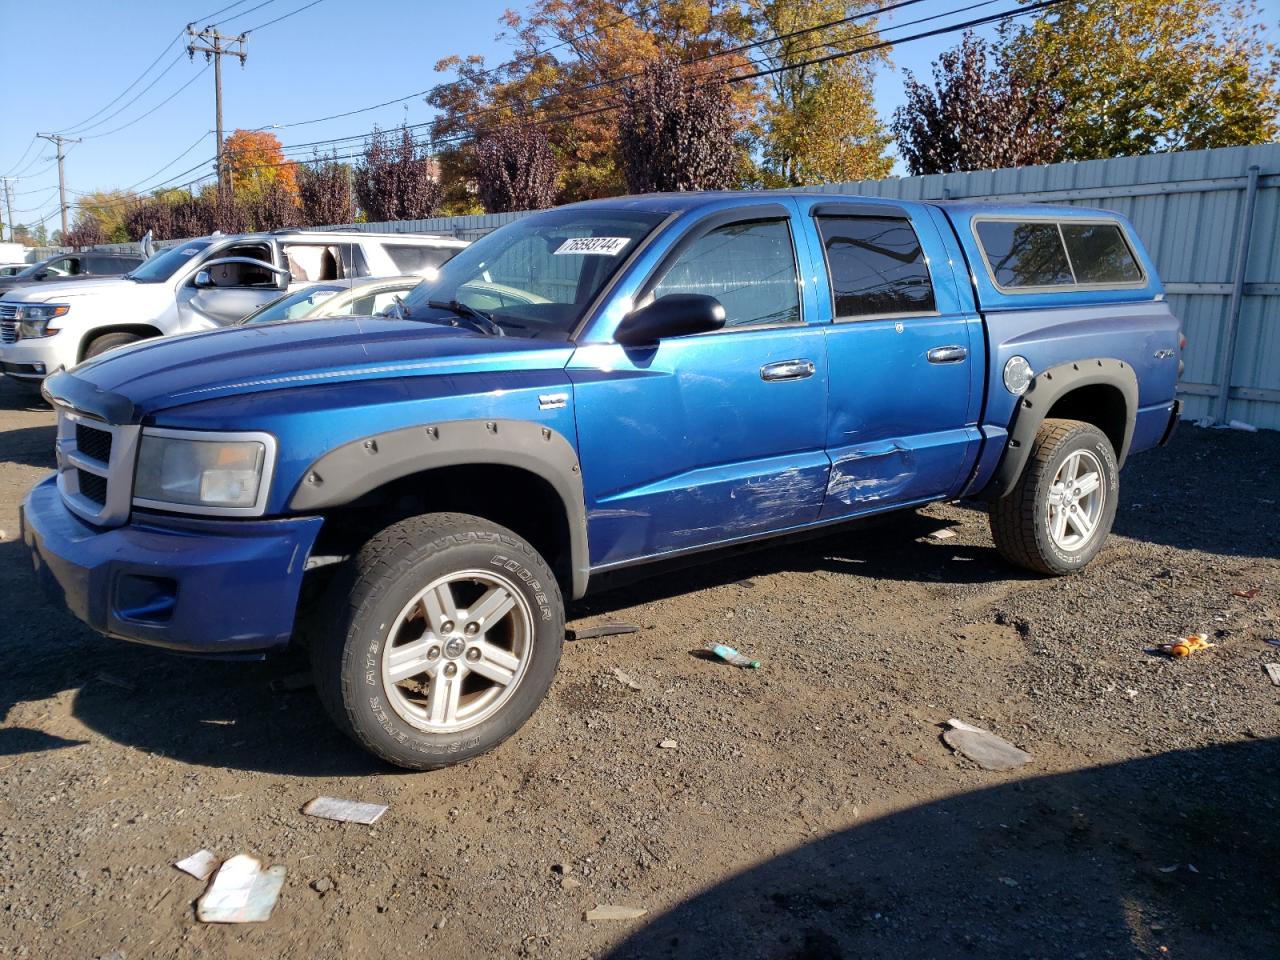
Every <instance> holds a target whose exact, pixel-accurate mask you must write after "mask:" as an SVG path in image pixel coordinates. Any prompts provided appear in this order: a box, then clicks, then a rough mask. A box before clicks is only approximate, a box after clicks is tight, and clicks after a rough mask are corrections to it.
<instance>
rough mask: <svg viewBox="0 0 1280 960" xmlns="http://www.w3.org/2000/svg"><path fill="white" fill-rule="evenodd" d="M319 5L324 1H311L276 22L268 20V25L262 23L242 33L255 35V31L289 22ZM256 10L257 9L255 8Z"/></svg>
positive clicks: (279, 17) (283, 15) (277, 18)
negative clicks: (284, 21) (304, 11)
mask: <svg viewBox="0 0 1280 960" xmlns="http://www.w3.org/2000/svg"><path fill="white" fill-rule="evenodd" d="M318 3H324V0H311V2H310V3H308V4H305V5H303V6H301V7H299V8H298V9H297V10H290V11H289V12H288V13H285V14H282V15H280V16H278V17H276V18H275V19H274V20H268V21H267V22H266V23H260V24H258V25H257V26H256V27H250V28H249V29H248V30H244V31H242V33H244V34H246V35H247V34H250V33H253V32H254V31H255V30H261V29H263V28H264V27H269V26H271V25H272V24H273V23H279V22H280V21H281V20H288V19H289V18H290V17H292V16H293V15H294V14H298V13H301V12H302V11H303V10H310V9H311V8H312V7H314V6H315V5H316V4H318ZM254 9H257V8H256V7H255V8H254Z"/></svg>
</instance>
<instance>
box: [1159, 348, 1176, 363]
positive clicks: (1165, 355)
mask: <svg viewBox="0 0 1280 960" xmlns="http://www.w3.org/2000/svg"><path fill="white" fill-rule="evenodd" d="M1155 358H1156V359H1157V360H1172V359H1173V351H1172V350H1169V349H1167V348H1166V349H1164V350H1157V351H1156V352H1155Z"/></svg>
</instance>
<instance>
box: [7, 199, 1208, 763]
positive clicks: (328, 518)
mask: <svg viewBox="0 0 1280 960" xmlns="http://www.w3.org/2000/svg"><path fill="white" fill-rule="evenodd" d="M1183 346H1184V343H1183V342H1182V338H1181V334H1180V332H1179V328H1178V321H1177V320H1176V319H1175V318H1174V316H1173V315H1172V314H1171V313H1170V311H1169V307H1168V305H1167V303H1166V301H1165V298H1164V294H1163V292H1162V288H1161V285H1160V281H1159V279H1158V278H1157V277H1156V272H1155V269H1154V267H1153V265H1152V263H1151V260H1150V258H1149V257H1148V256H1147V254H1146V252H1145V251H1144V250H1143V248H1142V245H1141V244H1140V243H1139V242H1138V239H1137V237H1136V236H1135V235H1134V232H1133V229H1132V227H1131V226H1130V225H1129V224H1128V223H1127V222H1125V220H1124V219H1123V218H1121V217H1118V216H1116V215H1115V214H1112V213H1107V212H1100V211H1090V210H1083V209H1079V208H1068V207H1061V208H1060V207H1047V206H1034V205H1029V206H1022V205H993V204H983V203H951V204H946V203H938V204H933V203H908V202H894V201H885V200H878V199H870V198H861V197H852V196H839V195H820V194H814V193H786V192H781V193H753V194H743V193H694V194H674V195H652V196H643V197H624V198H618V199H611V200H601V201H592V202H588V203H582V204H576V205H573V206H568V207H563V208H560V209H556V210H551V211H547V212H543V213H538V214H533V215H530V216H527V217H525V218H523V219H520V220H518V221H516V222H513V223H511V224H509V225H507V226H505V227H502V228H501V229H499V230H496V231H494V232H493V233H491V234H489V235H488V236H486V237H484V238H483V239H481V240H480V241H478V242H477V243H475V244H473V245H472V246H470V247H468V248H467V249H465V250H463V251H461V252H460V253H459V254H458V255H457V256H456V257H454V258H453V259H452V260H450V261H449V262H448V263H447V264H445V265H444V266H443V267H441V269H440V274H439V278H438V279H437V280H435V281H434V282H429V283H424V284H423V285H422V286H420V287H418V288H417V289H415V290H414V291H413V292H412V293H411V294H409V295H408V296H407V297H406V298H405V300H404V301H403V303H402V305H401V307H400V308H399V310H398V311H397V315H396V316H390V317H373V318H364V317H362V318H338V319H328V320H315V321H308V322H305V323H282V324H261V325H254V326H253V327H252V328H246V329H235V330H221V331H215V332H210V333H198V334H192V335H188V336H183V337H176V338H167V339H165V340H162V341H154V342H145V343H141V344H138V345H135V346H132V347H126V348H123V349H121V350H120V351H117V352H115V353H113V354H109V355H107V356H104V357H102V358H99V359H95V360H93V361H91V362H89V363H86V364H84V365H82V366H79V367H77V368H75V369H74V370H72V371H67V372H61V373H58V374H56V375H55V376H52V377H50V378H49V379H48V380H47V381H45V386H44V392H45V395H46V397H47V399H48V400H49V401H50V402H51V403H52V404H53V406H54V407H55V408H56V410H57V416H58V431H57V472H56V474H55V475H53V476H51V477H49V478H48V479H46V480H44V481H43V482H41V483H39V484H38V485H37V486H36V487H35V488H34V489H33V490H32V491H31V492H30V494H29V495H28V496H27V498H26V500H25V502H24V504H23V509H22V514H23V535H24V538H25V540H26V542H27V544H28V545H29V546H30V548H31V551H32V554H33V557H34V562H35V566H36V568H37V570H38V571H39V572H40V573H41V575H42V579H43V580H44V581H45V582H46V583H47V584H49V585H50V586H51V587H52V588H53V589H54V590H55V591H56V593H57V596H59V597H60V599H61V600H62V601H63V602H64V603H65V604H66V605H67V606H68V607H69V608H70V609H71V610H72V611H73V612H74V613H75V614H76V615H77V616H78V617H80V618H81V619H82V620H84V621H85V622H86V623H88V624H89V625H90V626H92V627H93V628H95V629H96V630H99V631H101V632H102V633H105V634H107V635H109V636H112V637H117V638H120V639H123V640H131V641H136V642H140V643H146V644H153V645H156V646H160V647H167V648H170V649H173V650H178V651H185V652H191V653H200V654H207V655H217V656H261V655H263V654H264V653H267V652H270V651H272V650H277V649H280V648H282V647H284V646H286V645H287V644H289V643H290V641H291V639H294V638H301V639H302V640H303V641H304V642H305V643H306V644H307V646H308V647H309V650H310V656H311V661H312V664H313V668H314V673H315V680H316V685H317V689H318V691H319V694H320V697H321V700H322V702H323V703H324V705H325V708H326V709H327V710H328V712H329V713H330V714H331V715H332V717H333V719H334V721H335V722H336V723H337V724H338V725H339V726H340V727H341V728H342V729H343V730H345V731H346V732H347V733H348V734H350V735H351V736H352V737H354V738H355V739H356V740H357V741H358V742H359V743H361V744H363V745H364V746H365V747H366V748H367V749H369V750H370V751H372V752H373V753H375V754H377V755H378V756H380V757H382V758H384V759H386V760H388V761H390V762H391V763H394V764H399V765H401V766H404V767H409V768H414V769H430V768H435V767H440V766H444V765H447V764H451V763H456V762H458V761H461V760H465V759H467V758H469V757H472V756H475V755H476V754H478V753H480V752H482V751H484V750H487V749H490V748H492V747H493V746H495V745H496V744H498V743H499V742H501V741H502V740H503V739H504V738H506V737H508V736H510V735H511V734H512V733H514V732H515V731H516V730H517V729H519V728H520V726H521V725H522V724H523V723H524V722H525V721H526V720H527V719H528V718H529V716H530V715H531V714H532V713H533V711H534V709H535V708H536V707H537V705H538V703H539V702H540V701H541V699H542V698H543V696H544V695H545V693H546V691H547V688H548V687H549V685H550V683H551V680H552V676H553V674H554V672H555V669H556V666H557V663H558V661H559V657H560V648H561V642H562V640H563V638H564V633H565V598H566V597H568V598H578V597H581V596H583V595H584V594H585V593H586V592H587V590H588V588H589V587H590V586H591V585H592V583H593V582H595V583H597V584H599V583H600V582H601V580H602V578H603V575H605V574H608V573H609V572H611V571H617V570H620V569H621V568H626V567H632V566H635V565H639V564H650V563H654V562H655V561H664V560H668V559H672V558H677V557H683V556H687V555H690V554H695V553H699V552H706V551H713V550H715V549H717V548H722V547H727V546H733V545H739V544H742V543H744V542H746V541H752V540H759V539H763V538H768V537H778V536H783V535H791V534H797V533H809V532H812V531H813V530H815V529H818V528H828V527H832V526H834V525H836V524H840V523H843V522H846V521H850V520H853V519H855V518H859V517H865V516H867V515H869V514H875V513H880V512H883V511H888V510H898V509H903V508H910V507H916V506H919V505H921V504H925V503H929V502H931V501H937V500H959V499H975V500H985V501H988V502H989V504H990V517H991V527H992V532H993V535H994V539H995V543H996V545H997V547H998V548H999V551H1000V553H1001V554H1002V555H1003V556H1004V557H1006V558H1007V559H1008V560H1010V561H1012V562H1013V563H1016V564H1019V565H1021V566H1024V567H1028V568H1030V569H1032V570H1035V571H1038V572H1040V573H1042V574H1046V575H1056V574H1065V573H1070V572H1072V571H1074V570H1078V569H1080V568H1081V567H1083V566H1084V565H1085V564H1086V563H1088V562H1089V560H1090V559H1091V558H1092V557H1093V556H1094V555H1095V554H1096V553H1097V552H1098V550H1099V549H1100V548H1101V547H1102V545H1103V542H1104V540H1105V539H1106V537H1107V535H1108V532H1109V530H1110V527H1111V524H1112V520H1113V518H1114V516H1115V512H1116V506H1117V503H1118V496H1119V476H1118V475H1119V471H1120V468H1121V466H1122V465H1123V464H1124V462H1125V459H1126V458H1127V457H1128V456H1129V455H1130V454H1132V453H1134V452H1137V451H1141V450H1146V449H1148V448H1151V447H1154V446H1156V445H1157V444H1160V443H1163V442H1165V441H1166V440H1167V439H1168V437H1169V435H1170V433H1171V432H1172V431H1173V429H1174V427H1175V424H1176V422H1177V418H1178V412H1179V407H1178V403H1177V401H1175V399H1174V387H1175V383H1176V381H1177V378H1178V373H1179V367H1180V364H1181V350H1182V348H1183Z"/></svg>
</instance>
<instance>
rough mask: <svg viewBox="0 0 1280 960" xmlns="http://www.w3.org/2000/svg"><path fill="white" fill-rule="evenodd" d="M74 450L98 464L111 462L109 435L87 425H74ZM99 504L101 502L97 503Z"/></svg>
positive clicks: (104, 431)
mask: <svg viewBox="0 0 1280 960" xmlns="http://www.w3.org/2000/svg"><path fill="white" fill-rule="evenodd" d="M76 449H77V450H79V451H80V452H81V453H82V454H84V455H85V456H86V457H89V458H90V459H93V460H97V461H98V462H99V463H102V464H107V463H110V462H111V434H110V433H108V432H107V431H106V430H99V429H97V428H96V427H90V426H88V425H87V424H83V423H77V424H76ZM99 502H101V501H99Z"/></svg>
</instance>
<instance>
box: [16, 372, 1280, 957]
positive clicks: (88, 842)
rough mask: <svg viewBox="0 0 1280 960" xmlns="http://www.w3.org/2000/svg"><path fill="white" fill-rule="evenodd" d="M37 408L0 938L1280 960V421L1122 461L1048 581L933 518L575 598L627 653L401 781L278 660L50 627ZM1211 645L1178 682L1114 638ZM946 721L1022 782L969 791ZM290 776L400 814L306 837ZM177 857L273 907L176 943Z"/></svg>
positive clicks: (973, 520) (1190, 434)
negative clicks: (483, 749) (1103, 520)
mask: <svg viewBox="0 0 1280 960" xmlns="http://www.w3.org/2000/svg"><path fill="white" fill-rule="evenodd" d="M52 422H53V417H52V415H51V413H50V412H49V411H48V410H47V409H44V408H42V407H40V406H39V405H32V404H31V402H30V400H29V399H27V398H26V396H25V395H23V394H21V393H19V392H18V391H17V390H16V389H15V388H14V387H13V386H11V385H4V386H2V387H0V529H3V530H4V531H5V536H4V538H3V540H4V542H3V543H0V644H2V645H3V646H2V649H3V656H4V660H3V669H2V670H0V698H3V699H2V700H0V717H3V721H4V722H3V724H0V955H5V956H17V957H42V958H43V957H57V958H94V957H99V956H123V957H125V958H129V960H134V958H141V957H210V958H212V957H230V958H251V957H252V958H255V960H258V958H268V957H271V958H275V957H308V958H311V957H324V958H328V957H378V958H387V957H400V956H405V957H409V956H415V957H416V956H427V955H431V956H434V955H440V956H459V957H489V956H547V957H569V958H577V957H587V956H592V957H596V956H606V955H617V956H626V957H632V956H634V957H649V956H679V957H689V958H695V957H709V956H728V957H733V958H735V960H746V958H751V957H777V958H788V960H800V958H805V960H835V958H845V960H852V958H858V957H894V958H904V957H909V958H927V957H1019V958H1030V957H1053V958H1060V957H1079V958H1095V957H1166V956H1167V957H1174V958H1193V957H1195V958H1201V957H1202V958H1213V960H1218V958H1226V957H1245V956H1249V957H1264V956H1272V957H1274V956H1278V955H1280V872H1278V871H1277V869H1276V864H1277V863H1280V788H1278V787H1277V784H1280V778H1278V775H1280V709H1277V708H1278V707H1280V687H1275V686H1272V684H1271V683H1270V681H1269V680H1268V679H1267V676H1266V674H1265V673H1264V672H1263V669H1262V664H1263V663H1264V662H1266V661H1269V660H1270V661H1280V649H1277V648H1275V647H1272V646H1268V645H1267V644H1266V643H1264V640H1266V639H1268V638H1273V639H1274V638H1277V637H1280V625H1278V624H1277V620H1276V615H1277V613H1278V612H1280V521H1277V519H1276V511H1277V503H1276V501H1277V500H1278V499H1280V485H1278V484H1277V481H1276V479H1275V477H1276V476H1278V475H1280V435H1276V434H1258V435H1248V434H1240V433H1227V432H1218V431H1205V430H1197V429H1194V428H1187V427H1184V429H1183V430H1182V432H1181V434H1180V435H1179V437H1178V438H1177V440H1176V442H1175V443H1174V444H1173V445H1172V446H1171V447H1170V448H1168V449H1166V450H1162V451H1159V452H1156V453H1153V454H1148V455H1145V456H1143V457H1140V458H1137V459H1135V461H1134V462H1133V463H1132V464H1131V465H1130V466H1129V468H1127V469H1126V471H1125V474H1124V477H1123V483H1122V490H1123V497H1124V503H1123V505H1122V507H1121V511H1120V516H1119V519H1118V522H1117V526H1118V535H1116V536H1113V538H1112V540H1111V543H1110V546H1109V547H1108V549H1107V550H1106V551H1105V552H1104V553H1103V554H1102V555H1101V556H1100V558H1099V559H1098V560H1097V561H1096V562H1095V563H1094V564H1093V565H1092V566H1091V567H1090V568H1089V570H1088V571H1087V572H1086V573H1084V574H1083V575H1080V576H1077V577H1074V578H1071V579H1065V580H1046V579H1040V578H1035V577H1030V576H1023V575H1020V574H1018V573H1017V572H1014V571H1011V570H1010V569H1009V568H1007V567H1005V566H1004V565H1002V564H1001V563H1000V562H999V560H998V559H997V558H996V557H995V554H994V550H993V548H992V546H991V541H990V537H989V535H988V533H987V526H986V518H985V517H984V516H983V515H982V513H980V512H978V511H974V510H969V509H960V508H956V507H934V508H930V509H929V510H926V511H923V512H922V513H920V514H914V513H912V514H906V515H903V516H899V517H897V518H895V519H893V520H891V521H887V522H884V523H882V524H880V525H878V526H875V527H871V528H864V529H860V530H857V531H853V532H845V533H842V534H840V535H838V536H833V537H830V538H827V539H824V540H820V541H812V542H809V543H806V544H802V545H796V546H788V547H784V548H777V549H773V550H768V551H763V552H759V553H755V554H751V555H748V556H739V557H736V558H733V559H729V560H719V561H717V562H713V563H711V564H708V565H705V566H702V567H699V568H696V569H692V570H687V571H684V572H681V573H673V574H668V575H666V576H663V577H661V578H658V579H654V580H649V581H645V582H643V583H639V584H636V585H633V586H630V587H627V588H625V589H621V590H616V591H614V592H611V593H607V594H601V595H599V596H596V597H594V598H592V599H591V600H590V601H589V602H587V603H585V604H581V605H579V606H577V607H576V608H575V609H574V610H573V611H572V612H571V615H572V617H573V619H574V624H575V625H576V626H584V625H589V624H592V623H597V622H602V621H605V620H610V619H620V620H627V621H632V622H635V623H638V624H641V625H642V626H643V627H644V630H643V632H642V633H640V634H638V635H635V636H630V637H613V638H608V639H602V640H592V641H579V642H576V643H572V644H568V645H566V647H565V656H564V660H563V662H562V665H561V669H560V675H559V679H558V680H557V682H556V684H555V685H554V687H553V688H552V691H551V694H550V697H549V698H548V700H547V702H546V703H545V704H544V705H543V707H542V709H541V710H540V712H539V713H538V714H537V715H536V716H535V717H534V719H533V720H532V721H531V722H530V724H529V725H528V726H527V727H526V728H525V730H524V731H523V732H522V733H521V734H520V735H518V736H516V737H515V738H513V739H512V740H510V741H508V742H507V743H506V744H505V745H504V746H503V747H501V748H500V749H499V750H497V751H496V752H494V753H492V754H489V755H487V756H485V757H482V758H481V759H479V760H477V761H475V762H473V763H470V764H468V765H466V766H464V767H461V768H455V769H452V770H446V771H442V772H438V773H432V774H405V773H401V772H397V771H394V770H391V769H387V768H385V767H382V766H380V765H378V764H377V763H376V762H374V761H372V760H370V759H369V758H367V757H366V756H365V755H363V754H362V753H360V752H359V751H358V750H357V749H356V748H355V747H353V746H352V745H350V744H349V743H347V742H346V741H345V740H343V739H342V738H341V737H340V736H339V735H338V734H337V733H335V731H334V730H333V728H331V727H330V725H329V723H328V721H327V720H326V719H325V717H324V716H323V715H322V713H321V710H320V706H319V704H318V702H317V701H316V699H315V696H314V694H313V692H312V691H311V690H309V689H304V690H300V691H297V692H292V693H273V692H271V690H270V689H269V682H270V681H271V680H272V679H273V678H277V677H282V676H285V675H288V674H291V673H293V672H295V671H297V670H298V669H299V664H298V663H297V662H296V661H292V662H291V661H289V660H283V661H276V662H269V663H259V664H253V663H250V664H244V663H239V664H237V663H205V662H200V661H195V660H185V659H179V658H174V657H170V656H168V655H165V654H162V653H160V652H157V651H153V650H149V649H144V648H139V647H133V646H129V645H125V644H120V643H115V642H110V641H106V640H102V639H99V638H97V637H95V636H94V635H92V634H90V633H89V631H88V630H87V629H85V628H84V627H82V626H81V625H79V624H78V623H77V622H75V621H74V620H72V619H71V618H70V617H69V616H68V615H66V614H65V613H63V612H62V611H60V610H58V609H56V608H54V607H52V606H50V605H48V604H47V603H46V602H45V601H44V599H43V598H42V596H40V595H39V594H38V593H37V588H36V584H35V580H34V577H33V576H32V574H31V571H30V568H29V564H28V561H27V555H26V552H25V549H24V548H23V547H22V545H21V544H20V543H18V542H15V541H16V539H17V504H18V502H19V500H20V498H21V497H22V495H23V493H24V492H25V491H26V489H27V488H28V487H29V486H30V485H31V484H32V483H33V482H34V481H35V480H36V479H37V478H38V477H40V476H41V475H42V474H43V473H44V472H45V471H46V470H48V469H49V468H50V467H51V461H52V457H51V448H52V443H53V427H52ZM944 526H946V527H951V528H952V529H954V530H955V531H956V533H957V534H958V536H957V537H956V538H954V539H951V540H947V541H943V542H934V541H931V540H929V539H928V538H927V537H926V536H925V535H926V534H928V533H929V532H931V531H934V530H937V529H939V528H941V527H944ZM1251 588H1258V590H1259V592H1258V593H1257V595H1256V596H1254V597H1253V598H1242V597H1235V596H1233V595H1232V592H1233V591H1235V590H1247V589H1251ZM1202 628H1203V629H1205V630H1207V631H1208V632H1209V633H1210V634H1212V635H1213V638H1214V640H1215V642H1216V644H1217V646H1216V647H1215V648H1214V649H1212V650H1210V651H1208V652H1206V653H1204V654H1200V655H1197V656H1195V657H1193V658H1191V659H1190V660H1187V661H1184V662H1177V663H1175V662H1170V661H1167V660H1163V659H1159V658H1156V657H1153V656H1150V655H1147V654H1145V653H1144V652H1143V650H1144V648H1146V647H1149V646H1151V645H1153V644H1154V643H1156V642H1159V641H1163V640H1168V639H1172V638H1174V637H1175V636H1177V635H1180V634H1182V633H1184V632H1187V631H1193V630H1199V629H1202ZM713 641H728V642H730V643H732V644H734V645H736V646H739V647H741V648H743V649H745V650H748V651H750V652H751V653H752V654H754V655H755V656H758V657H759V658H760V659H761V660H763V661H764V669H763V670H760V671H746V670H735V669H733V668H731V667H729V666H727V665H724V664H721V663H717V662H713V661H708V660H704V659H701V658H699V657H697V656H695V655H694V651H697V650H698V649H699V648H701V647H702V646H703V645H704V644H706V643H709V642H713ZM614 668H620V669H621V670H623V671H625V672H626V673H627V674H629V675H630V676H632V677H634V678H635V679H636V680H637V681H638V683H639V684H640V685H641V687H642V689H640V690H638V691H637V690H631V689H628V688H627V687H626V686H624V685H623V684H622V683H620V682H619V681H618V680H617V679H616V678H615V676H614V674H613V670H614ZM948 717H960V718H963V719H966V720H968V721H970V722H973V723H977V724H980V725H982V726H985V727H987V728H990V729H992V730H994V731H996V732H997V733H999V734H1001V735H1003V736H1004V737H1006V738H1008V739H1009V740H1011V741H1013V742H1014V743H1016V744H1018V745H1019V746H1022V747H1023V748H1025V749H1027V750H1028V751H1030V752H1031V753H1032V754H1033V756H1034V761H1033V762H1032V763H1031V764H1030V765H1028V766H1026V767H1023V768H1022V769H1021V770H1019V771H1017V772H1012V773H990V772H984V771H983V770H981V769H979V768H978V767H977V766H975V765H974V764H972V763H971V762H969V761H967V760H964V759H963V758H960V757H958V756H956V755H954V754H953V753H952V752H951V751H950V750H949V749H948V748H947V747H946V746H945V745H944V744H943V743H942V742H941V741H940V739H939V734H940V732H941V729H940V726H939V724H940V723H941V722H942V721H945V720H946V719H947V718H948ZM664 740H674V741H675V742H676V744H677V746H676V747H675V749H663V748H661V747H660V746H659V744H660V743H661V742H662V741H664ZM318 794H330V795H336V796H341V797H351V798H357V799H362V800H372V801H378V802H383V803H388V804H390V805H391V810H390V812H389V813H388V814H387V815H386V816H385V817H383V819H382V820H381V821H380V822H379V823H378V824H377V825H376V826H375V827H372V828H370V827H362V826H353V825H343V824H335V823H331V822H327V821H320V820H315V819H312V818H309V817H304V816H302V815H301V814H300V812H299V808H300V807H301V806H302V805H303V804H304V803H305V802H306V801H307V800H309V799H311V798H312V797H314V796H316V795H318ZM201 847H209V848H210V849H212V850H214V851H216V852H217V853H219V854H220V855H223V856H229V855H231V854H234V853H238V852H247V853H253V854H256V855H259V856H261V857H263V858H265V860H266V861H267V862H268V863H273V864H282V865H284V866H285V867H286V868H287V869H288V879H287V881H286V884H285V888H284V892H283V894H282V896H281V899H280V902H279V904H278V906H277V907H276V910H275V913H274V915H273V916H272V918H271V919H270V920H269V921H268V922H266V923H263V924H259V925H254V926H239V927H235V926H232V927H217V926H204V925H201V924H199V923H197V922H196V920H195V919H194V912H193V902H194V900H195V898H196V897H197V896H198V895H199V894H200V892H201V891H202V889H203V884H201V883H200V882H198V881H196V880H194V879H192V878H190V877H187V876H185V875H183V874H180V873H178V872H177V871H176V870H174V869H173V867H172V866H170V864H171V862H172V861H174V860H176V859H179V858H181V857H184V856H186V855H187V854H190V853H192V852H194V851H195V850H197V849H199V848H201ZM316 887H319V888H321V889H322V890H324V891H325V892H323V893H321V892H318V891H317V890H316V889H315V888H316ZM597 904H620V905H627V906H637V907H643V908H645V909H647V911H648V913H647V915H646V916H645V917H643V918H642V919H639V920H634V921H625V922H608V923H605V922H600V923H591V922H587V921H585V920H584V911H586V910H588V909H590V908H592V907H594V906H595V905H597ZM1166 951H1167V952H1166Z"/></svg>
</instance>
